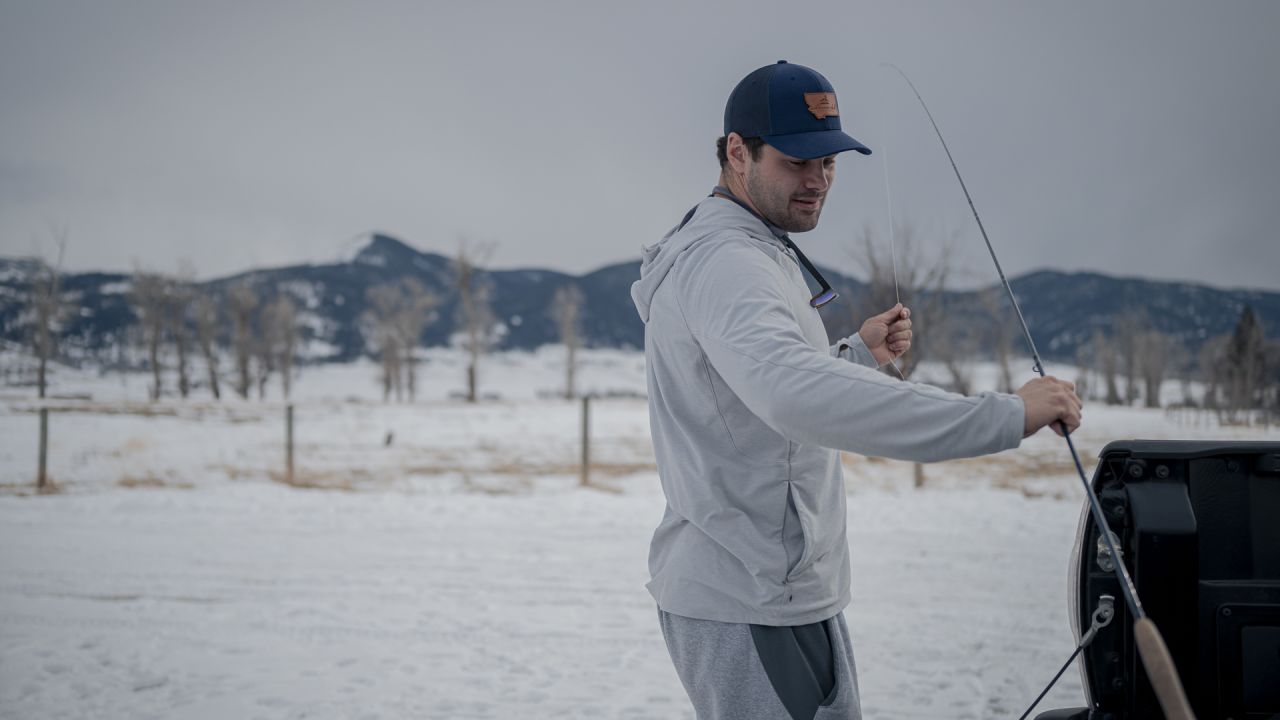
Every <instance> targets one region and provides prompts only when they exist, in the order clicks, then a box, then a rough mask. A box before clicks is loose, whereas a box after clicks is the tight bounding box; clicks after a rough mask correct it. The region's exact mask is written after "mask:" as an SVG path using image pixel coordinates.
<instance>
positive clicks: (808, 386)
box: [671, 240, 1025, 462]
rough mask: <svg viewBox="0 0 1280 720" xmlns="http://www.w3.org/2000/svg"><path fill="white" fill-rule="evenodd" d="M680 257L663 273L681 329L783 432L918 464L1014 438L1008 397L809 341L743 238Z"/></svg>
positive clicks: (1017, 433) (776, 275)
mask: <svg viewBox="0 0 1280 720" xmlns="http://www.w3.org/2000/svg"><path fill="white" fill-rule="evenodd" d="M687 260H688V261H687V262H684V263H682V265H683V267H682V268H681V269H680V271H679V272H677V273H675V277H673V278H671V279H672V280H674V281H675V288H674V289H675V291H676V293H675V295H676V298H677V302H678V303H679V306H680V310H681V313H682V314H683V315H684V320H685V322H686V323H687V325H688V327H689V331H690V332H691V334H692V335H693V336H694V338H695V340H696V341H697V343H698V345H699V347H700V348H701V349H702V351H703V353H704V354H705V355H706V357H707V360H708V361H709V362H710V364H711V366H712V368H713V369H714V370H715V372H717V373H718V374H719V375H720V377H721V378H722V379H723V380H724V382H725V384H726V385H728V387H729V388H730V389H731V390H732V391H733V392H734V393H735V394H736V395H737V396H738V398H739V399H741V400H742V402H743V404H744V405H746V406H747V408H748V409H749V410H750V411H751V412H752V413H753V414H755V415H756V416H757V417H759V418H760V419H761V420H763V421H764V422H765V423H766V424H768V425H769V426H770V427H771V428H773V429H774V430H775V431H776V432H778V433H779V434H781V435H782V436H784V437H786V438H788V439H790V440H792V441H795V442H800V443H812V444H815V445H821V446H824V447H828V448H834V449H839V450H847V451H850V452H855V453H860V454H863V455H876V456H882V457H891V458H898V459H902V460H914V461H920V462H932V461H937V460H946V459H950V458H958V457H972V456H976V455H984V454H987V453H993V452H999V451H1001V450H1005V449H1008V448H1012V447H1017V446H1018V444H1019V443H1020V442H1021V439H1022V428H1023V425H1024V422H1025V420H1024V409H1023V405H1022V399H1021V398H1019V397H1018V396H1016V395H1005V394H1001V393H982V394H980V395H977V396H971V397H966V396H964V395H957V394H955V393H949V392H946V391H944V390H941V389H939V388H936V387H932V386H929V385H921V384H917V383H911V382H901V381H897V380H893V379H891V378H888V377H886V376H884V375H882V374H880V373H878V372H875V371H874V370H872V369H871V368H869V367H865V366H863V365H860V364H855V363H853V362H849V361H847V360H845V359H841V358H840V357H836V356H835V355H833V354H832V353H831V350H830V349H829V348H826V347H823V348H816V347H814V346H812V345H810V344H809V343H808V342H807V341H806V339H805V338H804V335H803V333H802V331H801V329H800V326H799V324H798V323H797V322H796V319H795V317H794V316H793V315H792V310H791V307H790V304H789V303H788V301H787V297H786V292H787V291H788V289H789V283H788V280H787V279H786V277H785V275H784V274H783V272H782V269H781V268H780V267H778V266H777V264H776V263H774V262H773V260H771V259H770V258H769V257H768V256H767V255H765V254H764V253H763V252H761V251H760V250H758V249H756V248H755V247H753V246H752V245H751V244H750V243H749V242H742V241H733V240H730V241H724V242H707V243H703V244H701V245H700V246H699V247H698V248H697V249H696V250H694V251H692V255H691V256H690V257H689V258H688V259H687ZM850 348H851V349H852V346H850ZM863 352H866V349H865V346H863ZM867 354H868V355H869V354H870V353H867ZM872 362H874V361H872Z"/></svg>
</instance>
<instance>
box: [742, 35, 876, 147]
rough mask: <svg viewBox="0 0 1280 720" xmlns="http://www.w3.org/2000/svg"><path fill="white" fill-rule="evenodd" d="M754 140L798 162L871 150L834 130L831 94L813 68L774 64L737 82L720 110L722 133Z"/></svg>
mask: <svg viewBox="0 0 1280 720" xmlns="http://www.w3.org/2000/svg"><path fill="white" fill-rule="evenodd" d="M731 132H736V133H738V134H739V135H741V136H742V137H760V138H762V139H763V140H764V141H765V142H767V143H769V144H770V145H772V146H773V147H775V148H777V149H778V150H779V151H780V152H782V153H783V154H785V155H790V156H791V157H794V158H800V159H802V160H812V159H813V158H820V157H825V156H827V155H834V154H836V153H840V152H844V151H845V150H857V151H858V152H860V153H862V154H863V155H870V154H871V149H870V148H868V147H867V146H866V145H863V144H862V143H860V142H858V141H857V140H854V139H853V138H851V137H849V136H848V135H846V134H844V132H843V131H842V130H841V129H840V109H839V107H838V106H837V105H836V91H835V88H833V87H831V83H829V82H827V79H826V78H824V77H822V75H821V74H819V73H818V72H817V71H816V70H811V69H809V68H807V67H805V66H803V65H795V64H793V63H789V62H787V61H786V60H779V61H778V62H777V63H775V64H773V65H765V66H764V67H762V68H760V69H759V70H756V71H755V72H753V73H751V74H750V75H748V76H746V77H745V78H743V79H742V82H740V83H738V86H737V87H735V88H734V89H733V92H732V93H730V95H729V102H728V103H727V104H726V105H725V107H724V134H725V135H728V134H729V133H731Z"/></svg>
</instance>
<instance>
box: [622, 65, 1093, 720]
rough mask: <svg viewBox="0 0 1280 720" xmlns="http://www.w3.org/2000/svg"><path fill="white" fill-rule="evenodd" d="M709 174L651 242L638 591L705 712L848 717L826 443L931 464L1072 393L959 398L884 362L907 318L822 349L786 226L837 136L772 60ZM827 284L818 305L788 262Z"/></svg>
mask: <svg viewBox="0 0 1280 720" xmlns="http://www.w3.org/2000/svg"><path fill="white" fill-rule="evenodd" d="M724 132H725V136H724V137H723V138H721V139H720V141H719V143H718V154H719V157H720V162H721V173H720V183H719V185H718V186H717V187H716V188H715V190H714V191H713V192H712V194H711V195H710V196H709V197H707V198H706V199H704V200H703V201H702V202H700V203H699V204H698V205H697V206H696V207H694V208H693V209H692V210H690V211H689V213H688V214H687V215H686V216H685V218H684V220H683V221H682V222H681V223H680V225H679V226H677V227H676V228H675V229H673V230H672V231H671V232H670V233H668V234H667V236H666V237H664V238H663V239H662V240H661V241H660V242H658V243H657V244H655V245H652V246H649V247H646V248H644V261H643V264H642V267H641V271H640V280H639V281H637V282H636V283H635V284H634V285H633V286H632V289H631V295H632V299H633V300H634V301H635V304H636V308H637V309H638V311H639V313H640V317H641V318H642V319H643V320H644V321H645V359H646V361H647V373H648V388H649V408H650V423H651V427H652V432H653V441H654V450H655V453H656V455H657V460H658V474H659V476H660V477H661V480H662V488H663V491H664V493H665V494H666V498H667V508H666V512H665V514H664V516H663V518H662V521H661V523H660V524H659V525H658V528H657V530H656V531H655V533H654V536H653V544H652V547H651V550H650V557H649V569H650V572H651V574H652V581H651V582H650V583H649V585H648V588H649V591H650V592H651V593H652V594H653V597H654V599H655V600H657V603H658V614H659V621H660V624H661V627H662V631H663V635H664V636H665V638H666V642H667V647H668V649H669V650H670V653H671V659H672V661H673V662H674V663H675V667H676V672H677V674H678V675H679V676H680V680H681V682H682V683H683V684H684V686H685V689H686V690H687V691H688V693H689V697H690V699H691V700H692V701H693V705H694V708H695V709H696V711H697V713H698V717H699V718H703V719H711V718H715V719H721V718H723V719H729V718H732V719H734V720H750V719H754V718H761V719H765V718H768V719H770V720H775V719H776V720H810V719H811V718H859V717H861V711H860V709H859V700H858V688H857V676H856V672H855V669H854V662H853V650H852V646H851V643H850V641H849V633H848V628H847V626H846V624H845V620H844V615H843V614H842V611H843V609H844V608H845V606H847V605H848V604H849V599H850V591H849V585H850V574H849V545H848V542H847V540H846V535H845V521H846V516H847V515H846V509H845V487H844V481H843V479H842V477H841V470H840V460H839V454H838V452H837V451H838V450H847V451H850V452H855V453H861V454H864V455H877V456H883V457H892V458H900V459H904V460H915V461H921V462H928V461H934V460H944V459H948V458H957V457H970V456H975V455H982V454H986V453H993V452H998V451H1001V450H1005V449H1007V448H1012V447H1017V445H1018V444H1019V442H1020V441H1021V439H1022V438H1023V437H1025V436H1027V435H1030V434H1031V433H1034V432H1036V431H1037V430H1039V429H1040V428H1041V427H1044V426H1045V425H1048V424H1050V423H1053V422H1056V421H1058V420H1062V421H1064V422H1065V423H1066V425H1067V426H1068V428H1070V429H1074V428H1075V427H1076V426H1077V425H1079V423H1080V408H1081V406H1080V400H1079V398H1077V397H1076V396H1075V393H1074V392H1073V387H1072V386H1071V385H1070V384H1069V383H1065V382H1062V381H1059V380H1056V379H1053V378H1044V379H1036V380H1033V381H1031V382H1030V383H1028V384H1027V385H1025V386H1023V387H1022V389H1020V390H1019V391H1018V393H1017V394H1016V395H1005V394H999V393H983V394H981V395H978V396H976V397H965V396H961V395H956V394H953V393H948V392H944V391H942V390H939V389H937V388H934V387H930V386H927V385H917V384H914V383H908V382H900V381H897V380H894V379H891V378H889V377H887V376H885V375H883V374H881V373H879V372H876V370H875V369H876V368H877V367H879V366H881V365H884V364H886V363H888V362H890V361H891V360H893V359H894V358H896V357H897V356H899V355H901V354H902V353H903V352H905V351H906V350H907V349H908V348H910V346H911V336H912V330H911V319H910V311H909V310H908V309H907V308H904V307H902V306H901V305H897V306H894V307H893V308H891V309H889V310H888V311H886V312H884V313H881V314H880V315H877V316H875V317H872V318H871V319H869V320H867V321H866V323H864V324H863V325H862V327H861V329H860V330H859V332H858V333H856V334H854V335H852V336H850V337H848V338H845V339H843V340H840V341H839V342H837V343H836V344H835V345H829V344H828V340H827V333H826V329H825V328H824V326H823V323H822V320H821V318H820V317H819V315H818V310H817V307H818V306H820V305H822V304H824V303H825V302H826V301H828V300H830V299H831V298H832V297H834V293H832V292H830V291H829V288H828V286H827V285H826V282H825V281H824V280H822V278H821V276H819V275H818V274H817V271H816V269H814V268H813V267H812V265H810V264H809V262H808V261H807V260H806V259H805V258H804V255H802V254H800V251H799V248H797V247H796V246H795V244H794V243H793V242H792V241H791V239H790V237H789V236H788V233H789V232H804V231H806V230H812V229H813V228H814V227H815V226H816V225H817V224H818V217H819V215H820V214H821V213H822V206H823V203H824V202H825V200H826V196H827V192H828V191H829V190H830V188H831V182H832V180H833V178H834V176H835V160H836V157H835V156H836V155H837V154H839V153H841V152H844V151H846V150H856V151H858V152H860V153H862V154H864V155H869V154H870V153H871V151H870V150H869V149H867V148H866V147H865V146H864V145H863V144H862V143H860V142H858V141H857V140H854V139H853V138H852V137H850V136H848V135H846V134H845V133H844V132H842V130H841V127H840V115H839V106H838V104H837V103H836V95H835V90H834V89H833V88H832V87H831V84H830V83H828V82H827V80H826V78H824V77H823V76H822V75H820V74H818V73H817V72H815V71H813V70H811V69H809V68H806V67H802V66H800V65H794V64H788V63H786V62H785V61H780V62H779V63H777V64H776V65H769V66H766V67H763V68H760V69H759V70H756V71H755V72H753V73H751V74H750V75H748V76H747V77H746V78H745V79H743V80H742V82H741V83H739V84H738V86H737V87H736V88H735V89H734V90H733V93H732V94H731V95H730V96H729V102H728V105H727V106H726V108H725V118H724ZM802 265H803V266H804V267H805V268H807V269H808V270H809V272H810V273H811V274H813V275H814V276H815V278H814V279H815V281H817V282H818V283H819V284H820V285H821V286H822V287H823V291H822V292H820V293H819V294H818V295H816V296H814V297H812V298H811V297H810V294H809V290H808V287H807V285H806V283H805V280H804V277H803V275H802V270H801V266H802Z"/></svg>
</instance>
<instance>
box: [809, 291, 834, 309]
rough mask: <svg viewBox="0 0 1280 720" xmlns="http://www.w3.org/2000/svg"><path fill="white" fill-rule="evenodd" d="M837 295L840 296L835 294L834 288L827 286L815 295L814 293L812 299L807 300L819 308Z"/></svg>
mask: <svg viewBox="0 0 1280 720" xmlns="http://www.w3.org/2000/svg"><path fill="white" fill-rule="evenodd" d="M838 297H840V296H839V295H837V294H836V291H835V290H832V289H830V288H827V289H826V290H823V291H822V292H820V293H818V294H817V295H814V296H813V299H811V300H810V301H809V304H810V305H812V306H813V307H816V308H820V307H822V306H823V305H826V304H827V303H829V302H831V301H832V300H835V299H836V298H838Z"/></svg>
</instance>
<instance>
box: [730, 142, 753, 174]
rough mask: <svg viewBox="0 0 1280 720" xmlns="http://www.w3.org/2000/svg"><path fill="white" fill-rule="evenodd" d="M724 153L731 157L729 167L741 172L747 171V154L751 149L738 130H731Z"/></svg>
mask: <svg viewBox="0 0 1280 720" xmlns="http://www.w3.org/2000/svg"><path fill="white" fill-rule="evenodd" d="M724 154H725V156H726V157H727V158H729V167H731V168H733V171H734V172H736V173H739V174H742V173H745V172H746V171H747V156H748V155H750V151H749V150H747V144H746V143H744V142H743V141H742V136H741V135H739V134H738V133H736V132H731V133H729V135H728V136H727V137H726V138H725V147H724Z"/></svg>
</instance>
